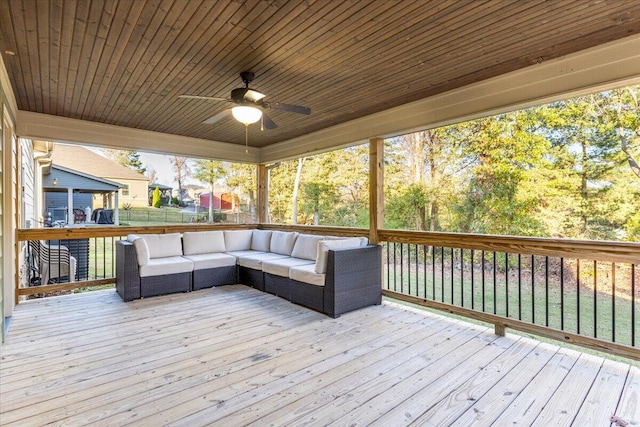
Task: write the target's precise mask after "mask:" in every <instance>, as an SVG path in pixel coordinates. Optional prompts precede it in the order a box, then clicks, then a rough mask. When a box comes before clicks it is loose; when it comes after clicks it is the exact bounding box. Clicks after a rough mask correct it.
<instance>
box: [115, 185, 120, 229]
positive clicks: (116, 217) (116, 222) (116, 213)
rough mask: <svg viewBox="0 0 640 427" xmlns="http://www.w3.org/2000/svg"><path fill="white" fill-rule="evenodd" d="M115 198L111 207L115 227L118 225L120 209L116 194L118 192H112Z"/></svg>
mask: <svg viewBox="0 0 640 427" xmlns="http://www.w3.org/2000/svg"><path fill="white" fill-rule="evenodd" d="M114 193H115V195H116V197H115V206H114V207H113V223H114V224H115V225H120V208H119V207H118V205H119V203H118V193H119V191H115V192H114Z"/></svg>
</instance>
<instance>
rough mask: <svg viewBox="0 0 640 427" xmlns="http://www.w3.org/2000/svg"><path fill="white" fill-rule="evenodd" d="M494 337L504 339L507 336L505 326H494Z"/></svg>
mask: <svg viewBox="0 0 640 427" xmlns="http://www.w3.org/2000/svg"><path fill="white" fill-rule="evenodd" d="M495 331H496V335H497V336H499V337H504V336H505V335H507V327H506V326H505V325H501V324H499V323H496V324H495Z"/></svg>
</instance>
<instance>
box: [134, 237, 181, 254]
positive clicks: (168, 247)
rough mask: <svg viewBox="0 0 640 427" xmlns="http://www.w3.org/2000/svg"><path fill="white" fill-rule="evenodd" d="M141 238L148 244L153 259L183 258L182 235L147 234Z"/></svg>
mask: <svg viewBox="0 0 640 427" xmlns="http://www.w3.org/2000/svg"><path fill="white" fill-rule="evenodd" d="M141 237H142V238H143V239H144V240H145V241H146V242H147V246H148V247H149V258H151V259H153V258H166V257H172V256H182V240H181V239H180V233H171V234H145V235H142V236H141ZM134 243H135V242H134Z"/></svg>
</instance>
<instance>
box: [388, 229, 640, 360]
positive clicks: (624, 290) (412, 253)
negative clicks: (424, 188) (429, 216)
mask: <svg viewBox="0 0 640 427" xmlns="http://www.w3.org/2000/svg"><path fill="white" fill-rule="evenodd" d="M380 236H381V239H382V240H383V241H384V244H383V246H384V251H383V254H384V255H383V265H384V278H383V293H384V294H385V295H387V296H389V297H392V298H397V299H401V300H404V301H407V302H412V303H415V304H419V305H422V306H427V307H431V308H435V309H439V310H443V311H447V312H449V313H454V314H458V315H462V316H466V317H470V318H473V319H476V320H480V321H485V322H489V323H492V324H494V325H495V326H496V333H498V334H503V333H504V330H505V329H506V328H512V329H517V330H521V331H524V332H529V333H533V334H536V335H541V336H546V337H550V338H554V339H558V340H561V341H564V342H568V343H573V344H578V345H582V346H585V347H590V348H593V349H597V350H602V351H607V352H609V353H614V354H618V355H622V356H625V357H632V358H635V359H640V350H639V349H638V342H639V338H640V330H639V328H638V324H637V322H638V319H637V311H638V302H639V300H640V298H639V296H638V287H639V285H640V268H638V265H639V264H640V244H636V243H620V242H601V241H573V240H556V239H536V238H519V237H504V236H479V235H465V234H455V233H420V232H405V231H391V230H385V231H381V232H380Z"/></svg>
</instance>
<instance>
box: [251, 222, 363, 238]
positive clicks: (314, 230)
mask: <svg viewBox="0 0 640 427" xmlns="http://www.w3.org/2000/svg"><path fill="white" fill-rule="evenodd" d="M259 228H260V229H262V230H279V231H297V232H300V233H309V234H327V235H332V236H358V237H367V236H369V229H368V228H355V227H339V226H324V225H298V224H271V223H269V224H260V225H259Z"/></svg>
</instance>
